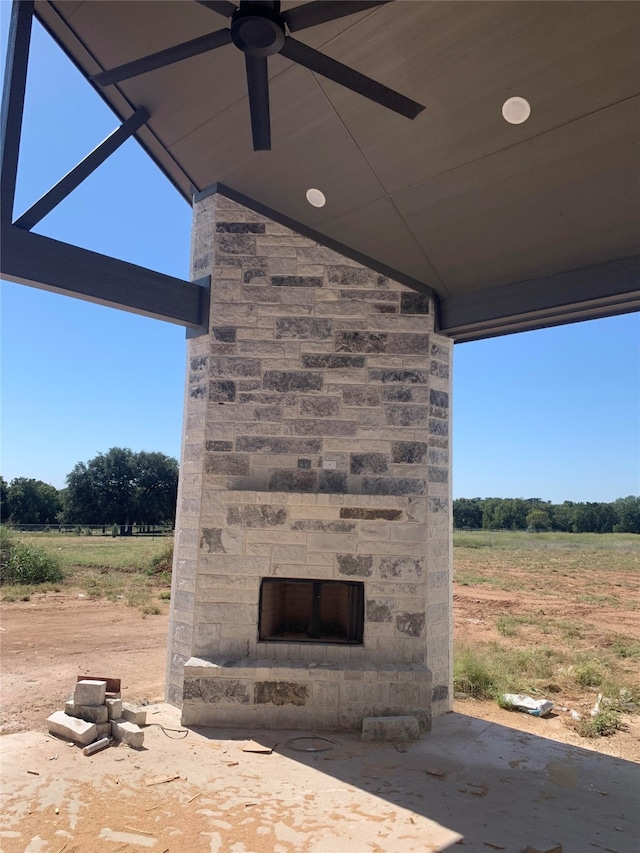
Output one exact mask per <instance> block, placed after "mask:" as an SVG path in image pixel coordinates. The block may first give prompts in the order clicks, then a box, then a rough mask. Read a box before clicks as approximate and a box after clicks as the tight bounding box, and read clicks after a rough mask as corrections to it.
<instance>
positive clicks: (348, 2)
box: [282, 0, 390, 33]
mask: <svg viewBox="0 0 640 853" xmlns="http://www.w3.org/2000/svg"><path fill="white" fill-rule="evenodd" d="M389 2H390V0H370V2H369V0H362V2H360V0H314V2H312V3H307V4H306V5H304V6H296V7H295V8H294V9H289V10H287V11H286V12H283V13H282V17H283V18H284V19H285V21H286V23H287V26H288V27H289V29H290V30H291V32H292V33H295V32H297V31H298V30H306V29H307V27H317V26H318V24H324V23H325V22H326V21H335V19H336V18H344V17H345V16H346V15H355V13H356V12H363V11H364V10H365V9H371V8H372V7H373V6H384V5H385V4H386V3H389Z"/></svg>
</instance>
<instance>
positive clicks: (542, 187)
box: [2, 0, 640, 341]
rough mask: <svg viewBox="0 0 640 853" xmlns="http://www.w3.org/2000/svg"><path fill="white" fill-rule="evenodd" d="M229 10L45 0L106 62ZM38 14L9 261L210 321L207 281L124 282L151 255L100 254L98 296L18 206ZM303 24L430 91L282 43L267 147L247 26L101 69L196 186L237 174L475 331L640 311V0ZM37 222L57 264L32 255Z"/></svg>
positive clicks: (96, 61)
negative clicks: (368, 87) (221, 42)
mask: <svg viewBox="0 0 640 853" xmlns="http://www.w3.org/2000/svg"><path fill="white" fill-rule="evenodd" d="M222 5H223V6H224V4H222ZM227 5H228V4H227ZM271 5H273V4H271ZM301 5H305V4H302V3H300V2H299V0H296V2H288V0H285V2H283V3H282V4H281V7H282V11H283V12H286V11H287V10H289V9H292V8H294V7H298V6H301ZM321 5H322V4H321ZM16 6H18V7H30V6H31V3H30V2H29V0H26V2H22V3H19V4H16ZM220 6H221V4H216V3H211V4H207V3H199V2H196V0H161V2H156V0H128V2H126V3H124V2H109V0H104V1H103V0H90V2H88V1H87V0H36V2H35V4H34V13H35V15H36V16H37V18H38V19H39V20H40V22H41V23H42V24H43V26H44V27H45V29H46V30H47V31H48V32H49V33H50V34H51V35H52V36H53V37H54V38H55V39H56V40H57V42H58V43H59V44H60V46H61V47H62V49H63V50H64V51H65V52H66V53H67V54H68V56H69V57H70V58H71V59H72V60H73V62H74V63H75V64H76V65H77V66H78V68H79V69H80V70H81V71H82V73H83V74H84V75H85V76H86V77H87V78H88V79H90V80H91V78H92V77H93V76H94V75H96V74H99V73H100V72H103V71H105V70H107V69H112V68H114V67H117V66H119V65H122V64H123V63H128V62H130V61H132V60H135V59H138V58H140V57H145V56H147V55H150V54H154V53H156V52H158V51H161V50H164V49H166V48H169V47H172V46H174V45H177V44H179V43H182V42H188V41H191V40H193V39H196V38H200V37H201V36H204V35H206V34H207V33H210V32H215V31H217V30H219V29H222V28H226V27H228V26H229V19H228V18H227V17H225V16H224V15H223V14H221V13H220ZM355 6H357V4H354V7H355ZM210 7H215V8H210ZM19 13H20V10H19V9H16V10H15V11H14V27H13V33H12V36H11V43H10V56H9V62H8V71H9V73H8V77H7V81H8V82H7V87H8V88H7V91H6V92H5V109H4V118H5V129H6V133H5V137H4V150H3V190H4V193H5V198H6V192H7V189H8V190H9V193H10V199H9V200H8V201H6V202H5V209H4V218H3V241H4V245H5V250H4V251H3V255H4V256H5V261H3V263H2V274H3V275H4V276H5V277H6V278H9V279H10V280H14V281H23V282H25V283H28V284H34V285H35V286H42V287H48V288H50V289H54V290H61V291H63V292H71V293H74V291H75V295H79V296H82V297H83V298H91V299H94V300H95V301H102V302H104V303H105V304H120V305H124V307H128V308H130V309H131V310H137V311H140V312H141V313H147V314H152V315H154V316H164V318H165V319H170V320H173V321H174V322H179V323H182V324H184V325H186V326H192V327H193V326H199V325H200V326H201V325H202V324H203V322H204V321H203V316H204V313H203V312H204V308H203V306H204V304H205V300H204V297H203V293H202V291H203V290H204V288H203V287H201V286H198V285H194V284H189V283H183V282H177V281H176V280H175V279H170V278H169V277H164V279H166V281H164V284H165V285H166V298H167V300H168V306H169V307H167V306H164V307H161V308H160V309H159V310H158V311H155V312H154V310H152V309H153V305H152V304H150V303H149V298H150V297H148V295H147V296H145V295H144V293H143V291H145V292H146V289H147V288H148V287H152V288H155V298H156V300H158V299H164V298H165V297H164V296H162V295H161V294H160V291H159V289H158V284H157V281H156V279H155V278H154V283H153V284H151V283H149V282H150V279H149V276H153V277H155V276H157V274H155V273H153V274H151V273H150V272H149V271H141V272H140V286H141V288H142V290H141V295H140V299H139V302H137V303H135V304H129V302H131V300H129V302H128V301H127V300H128V298H129V297H128V296H126V297H125V296H123V295H122V293H121V291H122V292H124V290H127V288H129V290H130V282H129V281H128V280H127V281H124V283H123V284H122V287H121V288H120V290H118V288H117V287H116V288H115V289H114V287H113V283H114V282H113V278H114V276H115V277H116V278H117V277H118V275H120V276H121V277H122V276H124V278H125V279H127V276H128V275H129V274H130V275H132V276H134V277H135V275H136V273H134V272H132V271H131V270H129V272H128V273H126V274H125V270H126V269H127V268H128V266H129V265H121V266H119V267H118V270H117V271H116V270H115V269H113V268H112V267H111V265H110V263H109V262H110V261H111V260H112V259H106V260H105V259H102V260H101V258H102V256H97V255H96V256H94V261H95V264H96V267H95V269H96V275H95V277H94V280H95V284H94V285H92V290H91V293H82V292H79V291H80V289H81V288H80V286H78V287H75V286H74V282H73V279H74V276H75V275H76V273H74V269H75V268H76V266H77V265H78V264H80V263H81V258H80V256H78V257H77V259H75V260H74V258H72V257H71V256H70V255H69V254H68V253H67V254H65V255H64V257H66V259H67V262H68V264H67V267H64V264H63V267H64V269H65V273H64V275H66V279H64V280H63V278H62V277H58V278H56V279H55V280H53V279H52V277H51V274H50V273H49V272H47V269H48V268H49V267H50V266H51V263H50V253H51V252H57V251H58V250H57V248H56V247H54V246H53V245H52V244H54V243H55V241H48V242H46V240H47V238H43V237H39V236H38V235H35V234H32V233H30V231H29V228H30V227H31V224H30V222H29V221H28V219H29V218H28V217H27V218H26V219H25V218H22V221H21V218H20V214H22V212H21V211H17V212H15V214H14V211H13V210H12V209H8V208H9V202H10V203H11V205H12V202H13V193H12V185H11V180H12V175H13V181H14V182H15V169H14V167H13V165H12V164H13V160H14V159H15V160H17V145H18V140H19V118H20V116H21V107H20V105H19V104H18V101H19V100H20V92H19V91H18V90H19V87H20V79H22V78H23V77H24V74H23V72H22V71H21V69H22V68H23V66H24V68H26V56H25V55H23V54H25V53H26V51H27V50H28V37H26V36H25V32H24V31H25V28H26V27H27V24H26V17H27V16H26V11H25V9H24V8H23V10H22V13H21V14H22V22H20V21H19V20H18V19H19V17H20V14H19ZM295 37H296V39H297V40H298V41H300V42H303V43H304V44H305V45H308V46H311V47H313V48H315V49H316V50H319V51H321V52H322V53H323V54H326V55H328V56H330V57H332V58H333V59H335V60H337V61H339V62H341V63H344V64H346V65H348V66H350V67H352V68H354V69H356V70H357V71H359V72H361V74H364V75H367V76H368V77H371V78H373V79H375V80H376V81H378V82H379V83H382V84H384V85H385V86H387V87H389V88H391V89H393V90H396V91H398V92H400V93H401V94H403V95H405V96H407V97H408V98H410V99H412V100H413V101H416V102H417V103H418V104H420V105H422V106H423V107H424V109H423V110H422V111H421V112H420V113H419V115H417V116H416V117H415V118H414V119H410V118H406V117H405V116H402V115H399V114H397V113H396V112H393V111H391V110H390V109H387V108H385V107H383V106H381V105H380V104H378V103H375V102H374V101H372V100H369V99H368V98H366V97H363V96H362V95H361V94H358V93H357V92H354V91H351V90H350V89H348V88H345V87H343V86H341V85H339V84H338V83H336V82H334V81H332V80H329V79H327V78H325V77H324V76H320V75H319V74H317V73H314V72H312V71H310V70H308V69H307V68H305V67H302V66H301V65H299V64H296V63H294V62H292V61H291V59H289V58H287V57H285V56H283V55H280V54H276V55H274V56H270V57H269V60H268V78H269V92H270V109H271V134H272V145H271V150H259V151H254V148H253V144H252V132H251V119H250V110H249V103H248V96H247V80H246V76H245V61H244V55H243V53H242V52H241V51H240V50H238V48H237V47H236V46H235V45H234V44H233V43H229V44H226V45H225V46H223V47H220V48H218V49H215V50H208V51H207V52H203V53H199V54H198V55H194V56H191V57H190V58H186V59H184V60H182V61H178V62H174V63H172V64H170V65H167V66H165V67H159V68H156V69H155V70H148V71H146V73H141V74H139V75H137V76H135V77H131V78H130V79H125V80H122V81H120V82H116V83H113V84H109V85H100V83H99V82H97V81H95V80H92V85H94V87H95V89H96V91H97V92H98V94H99V95H100V96H101V97H103V98H104V99H105V100H106V101H107V103H108V104H109V105H110V106H111V107H112V109H113V110H114V112H115V113H116V114H117V115H118V116H119V118H120V119H121V120H122V121H123V122H126V121H129V124H128V126H127V128H128V129H127V131H126V132H127V134H129V135H130V134H134V135H135V137H136V138H137V140H138V141H139V142H140V144H141V145H142V146H143V147H144V148H145V149H146V151H147V152H148V153H149V155H150V156H151V157H152V158H153V160H154V161H155V162H156V163H157V164H158V166H159V167H160V168H161V169H162V170H163V172H164V173H165V175H166V176H167V177H168V179H169V180H171V181H172V183H173V184H174V185H175V187H176V188H177V190H178V191H179V192H180V193H181V194H182V195H183V196H184V197H185V198H187V199H189V200H191V198H192V197H193V195H194V194H198V193H202V192H206V191H208V190H209V189H210V188H212V187H216V188H218V189H219V190H220V191H221V192H224V193H226V194H228V195H230V196H231V197H236V198H238V199H239V200H241V201H242V202H243V203H244V204H247V205H248V206H249V207H253V208H255V209H257V210H260V211H261V212H264V213H267V214H268V215H271V216H273V217H274V218H276V219H280V220H281V221H283V222H285V223H287V224H290V225H291V227H294V228H296V229H298V230H301V231H302V232H303V233H306V234H311V235H315V238H316V239H317V240H318V241H319V242H323V243H326V244H327V245H332V246H334V247H336V248H338V249H339V250H340V251H342V252H344V253H345V254H347V255H352V256H353V257H356V258H357V259H358V260H361V261H362V262H363V263H365V264H368V265H370V266H372V267H373V268H378V269H381V270H384V271H385V272H386V273H387V274H389V275H392V276H393V277H395V278H396V279H397V280H399V281H401V282H403V283H405V284H407V285H408V286H410V287H413V288H415V289H417V290H423V291H427V292H430V293H433V295H434V297H435V299H436V301H437V304H438V317H439V325H440V330H441V331H442V332H443V333H444V334H447V335H449V336H451V337H452V338H453V339H454V340H458V341H464V340H472V339H477V338H483V337H489V336H492V335H498V334H505V333H508V332H512V331H522V330H527V329H533V328H539V327H543V326H549V325H556V324H560V323H563V322H572V321H576V320H581V319H592V318H596V317H602V316H608V315H612V314H618V313H624V312H628V311H633V310H637V309H638V308H640V288H639V284H638V283H639V281H640V229H639V228H638V214H639V212H640V50H639V47H640V6H639V5H638V4H637V3H634V2H617V0H614V2H606V1H605V2H581V0H577V2H551V3H540V2H510V0H505V2H483V1H482V0H479V2H456V0H452V1H451V2H438V0H436V2H430V0H413V2H411V0H397V2H389V3H384V4H380V5H377V6H368V7H367V8H365V9H363V10H361V11H357V12H355V13H354V14H349V15H346V16H344V17H340V18H339V19H336V20H332V21H328V22H326V23H320V24H318V25H317V26H313V27H310V28H308V29H304V30H303V31H301V32H300V33H297V32H296V33H295ZM21 63H22V64H21ZM23 84H24V81H23ZM513 96H520V97H523V98H526V100H527V101H528V102H529V104H530V105H531V115H530V117H529V119H528V120H527V121H525V122H524V123H522V124H515V125H514V124H510V123H508V122H507V121H505V119H504V118H503V116H502V112H501V110H502V106H503V103H504V102H505V101H506V100H507V99H508V98H510V97H513ZM16 123H17V126H16ZM7 182H8V183H7ZM309 188H317V189H319V190H321V191H322V193H323V194H324V195H325V197H326V204H325V206H324V207H313V206H312V205H310V204H309V203H308V201H307V199H306V191H307V190H308V189H309ZM18 232H19V233H18ZM34 240H37V241H39V242H38V243H37V251H38V252H41V253H44V254H43V255H42V263H36V262H34V261H33V259H32V258H29V257H27V256H30V255H32V254H33V252H34V250H35V249H36V243H35V242H30V241H34ZM43 241H45V242H43ZM60 245H63V244H56V246H60ZM68 248H69V251H71V249H72V248H73V247H68ZM74 251H77V252H83V251H84V250H79V249H78V250H74ZM185 251H186V247H185ZM47 252H49V256H48V257H49V260H47V261H45V256H47ZM72 254H73V253H72ZM89 254H90V253H89ZM117 263H118V264H121V262H117ZM133 269H134V270H138V269H139V268H133ZM83 278H84V279H85V281H86V269H85V274H84V276H83ZM145 278H146V280H147V284H144V281H143V279H145ZM65 282H66V285H67V286H66V287H65ZM189 288H190V289H189ZM181 294H182V296H184V299H183V298H181ZM134 301H135V300H134ZM169 303H170V305H169ZM192 303H193V304H192ZM185 305H186V306H187V307H186V308H185ZM171 306H173V307H171ZM174 315H175V316H174Z"/></svg>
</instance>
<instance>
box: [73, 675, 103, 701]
mask: <svg viewBox="0 0 640 853" xmlns="http://www.w3.org/2000/svg"><path fill="white" fill-rule="evenodd" d="M106 692H107V682H106V681H92V680H90V679H85V680H83V681H77V682H76V686H75V690H74V691H73V701H74V704H75V705H79V706H82V705H102V704H104V700H105V694H106Z"/></svg>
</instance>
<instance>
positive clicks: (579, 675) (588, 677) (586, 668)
mask: <svg viewBox="0 0 640 853" xmlns="http://www.w3.org/2000/svg"><path fill="white" fill-rule="evenodd" d="M573 677H574V679H575V681H576V684H580V685H581V686H582V687H600V686H601V685H602V679H603V673H602V669H601V667H600V666H599V665H598V664H597V663H594V662H593V661H589V660H586V661H583V662H582V663H579V664H578V665H577V666H575V667H574V668H573Z"/></svg>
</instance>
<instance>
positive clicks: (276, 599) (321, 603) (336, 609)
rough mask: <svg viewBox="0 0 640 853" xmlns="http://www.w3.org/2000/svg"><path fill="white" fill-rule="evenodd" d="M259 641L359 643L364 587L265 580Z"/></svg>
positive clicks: (344, 584)
mask: <svg viewBox="0 0 640 853" xmlns="http://www.w3.org/2000/svg"><path fill="white" fill-rule="evenodd" d="M258 630H259V639H260V640H269V641H281V642H295V643H300V642H314V643H349V644H356V645H357V644H362V637H363V630H364V584H362V583H356V582H351V581H319V580H280V579H270V578H265V579H263V581H262V584H261V588H260V622H259V629H258Z"/></svg>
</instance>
